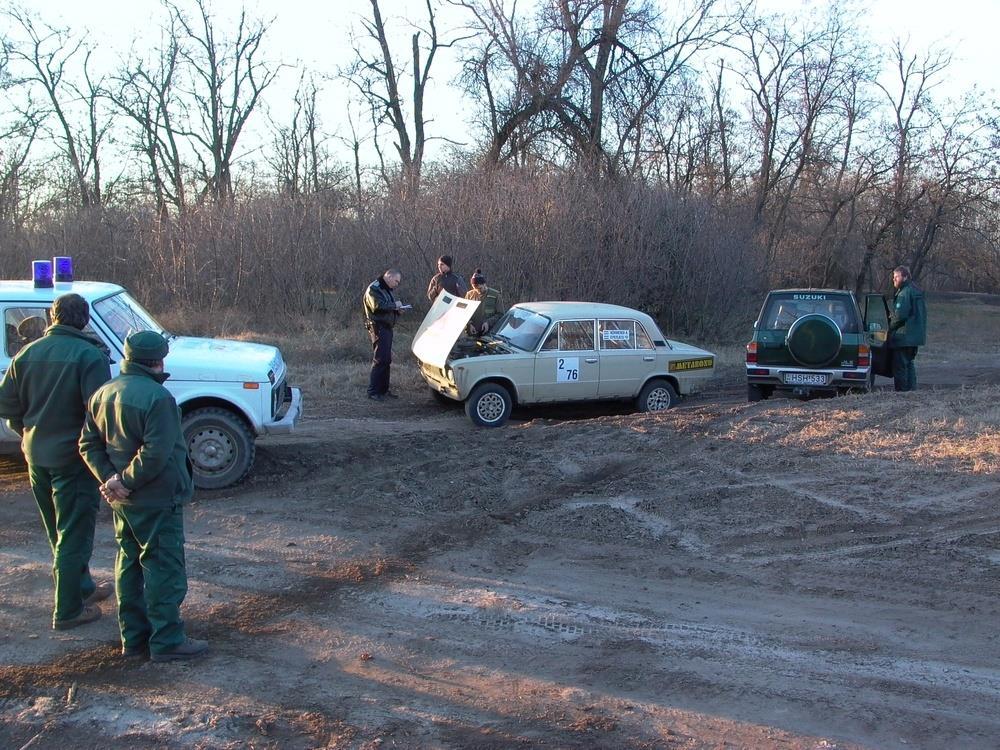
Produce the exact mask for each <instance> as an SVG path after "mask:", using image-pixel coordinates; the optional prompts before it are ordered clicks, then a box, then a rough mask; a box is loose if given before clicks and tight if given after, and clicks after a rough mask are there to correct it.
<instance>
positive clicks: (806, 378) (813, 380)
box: [785, 372, 826, 385]
mask: <svg viewBox="0 0 1000 750" xmlns="http://www.w3.org/2000/svg"><path fill="white" fill-rule="evenodd" d="M785 383H787V384H788V385H826V375H825V374H823V373H821V372H786V373H785Z"/></svg>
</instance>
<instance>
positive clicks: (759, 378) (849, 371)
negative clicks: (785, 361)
mask: <svg viewBox="0 0 1000 750" xmlns="http://www.w3.org/2000/svg"><path fill="white" fill-rule="evenodd" d="M746 370H747V383H748V384H750V385H761V386H768V387H770V388H774V390H776V391H793V392H795V393H810V392H815V393H822V392H835V391H837V390H840V389H843V388H859V387H861V388H863V387H865V386H866V385H867V384H868V382H869V378H870V372H871V368H870V367H849V368H837V369H835V370H831V369H809V368H805V367H767V366H757V365H754V366H753V367H747V368H746ZM786 375H792V376H793V377H794V376H795V375H805V376H809V375H823V376H824V378H825V381H826V382H824V383H822V384H820V383H806V382H788V380H787V378H786Z"/></svg>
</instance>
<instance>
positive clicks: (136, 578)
mask: <svg viewBox="0 0 1000 750" xmlns="http://www.w3.org/2000/svg"><path fill="white" fill-rule="evenodd" d="M112 507H113V509H114V518H115V539H116V540H117V542H118V558H117V560H116V561H115V585H116V587H117V589H118V625H119V626H120V627H121V633H122V646H123V647H124V648H128V649H131V648H142V647H143V646H147V645H148V646H149V651H150V653H153V654H162V653H164V652H165V651H170V650H171V649H173V648H175V647H176V646H179V645H180V644H182V643H183V642H184V640H185V636H184V621H183V620H181V602H183V601H184V596H185V595H186V594H187V572H186V571H185V567H184V511H183V508H182V507H181V506H180V505H174V506H172V507H169V508H136V507H133V506H130V505H121V504H117V503H116V504H115V505H114V506H112Z"/></svg>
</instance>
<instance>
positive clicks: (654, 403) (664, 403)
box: [646, 388, 670, 411]
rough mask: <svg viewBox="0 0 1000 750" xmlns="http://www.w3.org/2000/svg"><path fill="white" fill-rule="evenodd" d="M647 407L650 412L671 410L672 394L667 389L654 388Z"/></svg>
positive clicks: (647, 399)
mask: <svg viewBox="0 0 1000 750" xmlns="http://www.w3.org/2000/svg"><path fill="white" fill-rule="evenodd" d="M646 407H647V408H648V409H649V410H650V411H663V410H664V409H669V408H670V393H669V391H667V389H666V388H654V389H653V390H652V391H650V392H649V396H648V397H647V398H646Z"/></svg>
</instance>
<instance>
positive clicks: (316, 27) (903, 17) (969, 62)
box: [29, 0, 1000, 155]
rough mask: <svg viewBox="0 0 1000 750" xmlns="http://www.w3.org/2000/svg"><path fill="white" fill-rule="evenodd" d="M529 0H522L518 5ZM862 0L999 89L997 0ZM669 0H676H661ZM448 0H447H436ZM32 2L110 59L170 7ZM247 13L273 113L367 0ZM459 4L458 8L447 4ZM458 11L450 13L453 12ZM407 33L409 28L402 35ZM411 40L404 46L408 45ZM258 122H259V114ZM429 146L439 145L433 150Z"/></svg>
mask: <svg viewBox="0 0 1000 750" xmlns="http://www.w3.org/2000/svg"><path fill="white" fill-rule="evenodd" d="M525 1H526V0H520V2H521V5H522V6H523V5H524V4H525ZM854 1H855V2H856V3H857V4H858V7H860V8H863V9H864V10H863V11H862V12H861V19H860V20H861V22H862V23H866V24H867V26H868V28H869V32H870V34H871V36H872V38H873V39H875V40H876V41H877V42H878V43H880V44H884V45H886V46H888V45H889V44H890V43H891V42H892V40H893V39H896V38H899V39H903V40H908V41H909V42H910V44H911V45H913V46H912V48H913V49H914V50H919V49H922V48H927V47H929V46H931V45H933V44H941V45H944V46H947V47H949V48H951V49H953V50H954V60H953V64H952V67H951V75H950V79H949V81H948V82H947V86H946V89H945V90H946V91H948V92H949V93H951V92H953V93H954V95H958V94H960V93H961V92H963V91H965V90H967V89H969V88H970V87H971V86H973V85H976V86H978V87H979V88H980V89H982V90H984V91H986V92H989V91H993V92H1000V65H998V60H997V54H996V46H997V41H996V32H997V29H998V28H1000V0H950V1H949V2H946V3H942V2H940V0H867V1H866V0H854ZM661 2H663V3H672V2H675V0H661ZM439 4H442V5H446V3H439ZM29 5H30V7H31V8H32V9H33V10H34V11H35V12H36V13H38V14H39V15H40V16H41V17H42V18H43V19H44V20H46V21H47V22H49V23H53V24H64V25H66V26H68V27H69V28H70V29H72V30H74V31H83V30H88V31H89V32H90V38H91V39H93V40H94V41H96V42H97V48H98V49H97V51H98V54H99V56H101V57H104V59H105V60H106V61H107V62H108V64H109V65H113V63H114V61H115V60H116V59H118V58H119V57H121V56H122V55H124V54H125V53H126V52H127V50H128V48H129V43H130V41H131V40H133V39H135V38H137V37H139V38H143V35H146V38H149V35H150V34H153V35H154V36H153V37H152V39H153V40H155V39H156V38H157V37H156V36H155V34H156V29H157V25H158V23H159V19H161V18H163V17H164V12H163V8H162V6H161V5H160V3H159V1H158V0H98V1H97V2H92V3H80V2H78V1H76V0H32V2H31V3H30V4H29ZM758 5H759V7H760V8H762V9H764V10H770V11H774V12H777V13H789V12H796V11H801V10H803V9H804V10H805V12H809V9H810V8H820V7H825V5H826V3H825V2H813V1H812V0H805V1H804V2H803V0H758ZM244 6H245V7H246V8H247V10H248V12H249V13H250V15H252V16H253V15H258V16H260V17H263V18H267V19H271V18H273V24H272V27H271V29H270V31H269V33H268V39H269V41H270V43H269V45H268V49H267V55H268V58H269V59H271V60H273V61H280V62H282V63H285V64H286V65H288V66H289V67H288V68H287V69H285V70H284V71H283V74H282V76H281V77H280V78H279V80H278V83H277V85H276V86H275V87H273V88H272V90H271V91H270V92H269V94H268V97H267V99H268V103H269V107H270V108H271V111H272V113H274V114H275V117H276V119H279V120H280V119H281V114H282V112H283V111H286V110H287V107H289V106H290V104H289V103H290V101H291V98H292V94H293V93H294V88H295V85H296V82H297V80H298V72H297V69H298V67H297V66H299V65H301V64H304V65H306V66H308V67H309V68H311V69H313V70H317V71H323V72H325V73H328V74H334V73H336V71H337V70H338V68H339V67H342V66H345V65H347V64H348V62H349V61H350V59H351V58H352V56H353V53H352V46H351V40H350V34H351V28H352V27H354V26H356V21H357V20H358V18H359V17H360V15H361V14H364V13H365V12H370V7H371V6H370V4H369V1H368V0H332V1H331V0H326V1H325V2H320V1H319V0H280V2H279V1H278V0H245V2H244V1H243V0H210V8H211V10H212V12H213V14H214V15H216V16H217V17H218V20H219V28H223V27H224V26H225V24H224V23H223V21H224V19H226V18H227V17H228V18H233V17H235V16H236V14H238V12H239V9H240V8H241V7H244ZM381 7H382V12H383V15H384V16H385V17H386V22H387V25H388V26H389V27H390V28H395V29H397V33H399V34H400V37H399V39H400V41H403V42H407V43H408V40H407V39H406V36H408V34H409V33H412V32H411V31H407V30H406V21H407V19H411V20H412V21H413V22H414V23H419V22H420V21H422V20H423V19H424V17H425V11H424V0H381ZM449 12H450V13H454V10H449ZM452 19H454V20H452ZM449 21H451V24H450V25H452V26H454V25H455V24H457V23H458V19H457V17H454V16H453V17H452V18H449V17H448V15H447V14H446V15H445V16H444V17H443V19H442V21H441V23H439V32H441V33H442V35H444V30H445V29H446V28H447V27H448V26H449ZM404 34H405V35H406V36H403V35H404ZM404 49H405V47H404ZM448 53H449V51H448V50H444V51H442V52H441V53H439V54H440V55H441V59H440V66H436V70H437V76H436V77H435V80H433V81H432V82H431V85H430V91H429V93H428V105H429V106H428V116H429V117H431V118H433V119H434V123H433V124H432V125H431V126H430V127H429V131H431V130H432V131H433V132H436V133H440V134H443V135H446V136H447V137H449V138H451V139H452V140H454V141H457V142H459V143H461V142H464V141H467V140H468V126H467V122H466V118H465V116H464V114H463V112H462V109H463V106H462V101H461V99H459V98H458V95H457V94H456V92H455V91H454V90H452V89H451V88H450V84H451V79H452V78H453V76H454V75H455V71H456V68H455V67H454V66H450V65H449V64H448V63H449V60H448V59H447V57H448ZM326 97H327V100H326V101H324V102H321V112H322V113H324V114H325V126H326V129H327V130H333V131H337V132H339V133H340V134H341V135H346V134H347V133H348V127H347V125H346V118H345V117H344V112H345V111H346V107H347V103H346V101H345V99H346V88H344V87H343V86H342V85H340V84H337V85H330V86H328V87H327V93H326ZM258 127H260V123H258ZM432 155H433V152H432Z"/></svg>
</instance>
